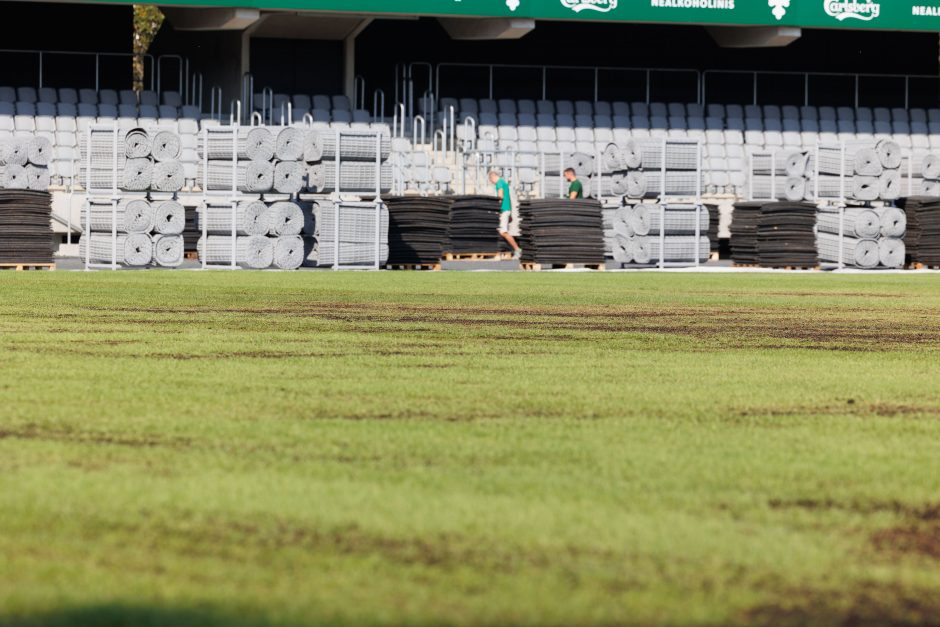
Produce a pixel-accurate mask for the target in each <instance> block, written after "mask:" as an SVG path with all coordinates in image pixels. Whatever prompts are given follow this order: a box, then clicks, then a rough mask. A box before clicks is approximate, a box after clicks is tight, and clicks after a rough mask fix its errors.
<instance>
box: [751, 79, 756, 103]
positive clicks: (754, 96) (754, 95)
mask: <svg viewBox="0 0 940 627" xmlns="http://www.w3.org/2000/svg"><path fill="white" fill-rule="evenodd" d="M753 79H754V86H753V87H754V94H753V98H754V102H753V103H751V104H753V105H754V106H757V72H754V73H753Z"/></svg>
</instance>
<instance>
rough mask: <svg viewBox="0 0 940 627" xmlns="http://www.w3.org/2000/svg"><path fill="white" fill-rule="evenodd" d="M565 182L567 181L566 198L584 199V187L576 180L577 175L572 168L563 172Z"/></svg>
mask: <svg viewBox="0 0 940 627" xmlns="http://www.w3.org/2000/svg"><path fill="white" fill-rule="evenodd" d="M565 180H566V181H568V198H570V199H571V200H577V199H578V198H584V186H583V185H582V184H581V181H579V180H578V175H577V174H576V173H575V171H574V168H568V169H567V170H565Z"/></svg>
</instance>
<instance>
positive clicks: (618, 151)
mask: <svg viewBox="0 0 940 627" xmlns="http://www.w3.org/2000/svg"><path fill="white" fill-rule="evenodd" d="M643 154H644V151H643V150H642V149H641V147H640V144H639V143H638V142H637V141H636V140H633V139H631V140H628V141H626V142H624V143H622V144H614V143H611V144H607V146H606V147H605V148H604V152H603V153H601V173H600V176H599V177H598V180H597V181H595V184H596V185H597V186H599V188H600V191H601V193H602V194H603V195H605V196H626V197H628V198H643V197H644V196H645V195H646V192H647V191H648V190H647V187H648V186H647V184H646V179H645V177H644V176H643V171H642V169H641V168H642V167H643ZM647 160H649V158H647Z"/></svg>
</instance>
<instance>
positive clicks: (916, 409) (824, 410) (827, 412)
mask: <svg viewBox="0 0 940 627" xmlns="http://www.w3.org/2000/svg"><path fill="white" fill-rule="evenodd" d="M807 415H813V416H858V417H866V416H868V417H870V416H878V417H882V418H891V417H897V416H931V417H934V416H940V407H932V406H926V405H895V404H892V403H858V402H856V401H855V400H854V399H848V401H847V402H846V403H845V404H844V405H841V404H839V405H836V404H832V405H811V406H806V405H803V406H797V407H788V408H778V407H767V408H754V409H744V410H741V411H739V412H738V416H741V417H748V416H756V417H790V416H807Z"/></svg>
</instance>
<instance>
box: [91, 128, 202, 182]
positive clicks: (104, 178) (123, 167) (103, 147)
mask: <svg viewBox="0 0 940 627" xmlns="http://www.w3.org/2000/svg"><path fill="white" fill-rule="evenodd" d="M114 133H116V134H117V138H116V141H115V137H114ZM114 133H112V132H111V131H94V132H92V137H91V147H90V149H89V147H88V146H86V145H85V144H86V143H87V140H86V137H85V135H79V146H80V147H81V151H82V168H81V172H80V179H81V183H82V184H83V185H86V184H87V183H88V182H89V181H90V188H89V189H90V190H110V189H112V188H114V187H116V188H117V189H118V190H122V191H127V192H149V191H153V192H170V193H175V192H178V191H179V190H181V189H183V184H184V183H185V182H186V178H185V176H184V174H183V165H182V163H180V161H179V156H180V148H181V146H182V144H181V142H180V138H179V135H177V134H176V133H174V132H173V131H169V130H163V129H154V130H149V131H148V130H147V129H143V128H133V129H130V130H121V129H115V131H114ZM115 149H116V151H117V154H115ZM115 175H116V176H117V180H116V181H115Z"/></svg>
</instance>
